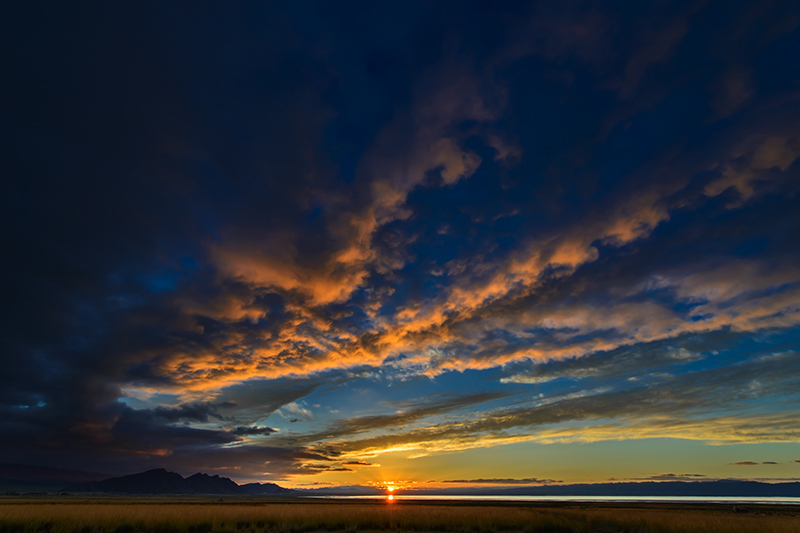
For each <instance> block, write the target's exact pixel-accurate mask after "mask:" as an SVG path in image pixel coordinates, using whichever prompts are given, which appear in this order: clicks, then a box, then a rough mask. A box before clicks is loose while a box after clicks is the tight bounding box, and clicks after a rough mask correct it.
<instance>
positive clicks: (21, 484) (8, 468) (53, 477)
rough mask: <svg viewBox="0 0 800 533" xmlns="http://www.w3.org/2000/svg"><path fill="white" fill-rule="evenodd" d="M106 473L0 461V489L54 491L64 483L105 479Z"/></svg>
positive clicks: (64, 484) (70, 483)
mask: <svg viewBox="0 0 800 533" xmlns="http://www.w3.org/2000/svg"><path fill="white" fill-rule="evenodd" d="M107 477H109V476H108V474H100V473H98V472H84V471H81V470H65V469H62V468H50V467H47V466H34V465H19V464H9V463H0V490H3V491H54V490H59V489H61V488H63V487H64V486H66V485H72V484H74V483H83V482H87V481H98V480H101V479H106V478H107Z"/></svg>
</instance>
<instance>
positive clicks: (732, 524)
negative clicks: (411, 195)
mask: <svg viewBox="0 0 800 533" xmlns="http://www.w3.org/2000/svg"><path fill="white" fill-rule="evenodd" d="M746 507H747V509H746V510H747V512H742V513H734V512H733V511H732V507H731V506H729V505H707V504H702V505H701V504H643V503H642V504H608V503H603V504H599V503H597V504H577V503H569V504H567V503H565V504H558V503H550V504H548V503H535V504H528V503H525V504H520V503H518V502H514V503H511V502H508V503H503V502H498V503H494V502H493V503H491V504H486V503H483V502H481V503H465V502H424V503H423V502H420V503H417V502H409V501H398V502H394V503H387V502H385V501H353V500H347V501H330V500H328V501H325V502H320V501H308V500H291V501H287V500H283V501H263V500H261V501H256V500H249V501H235V502H234V501H231V502H228V501H226V502H218V501H202V500H164V499H159V500H156V499H121V498H117V499H114V498H109V499H103V500H77V499H64V500H44V499H41V500H37V499H27V500H24V499H0V533H11V532H31V533H33V532H42V533H136V532H142V533H172V532H175V533H212V532H229V533H250V532H259V533H261V532H265V533H267V532H274V533H301V532H302V533H305V532H315V531H320V532H322V531H346V532H350V533H352V532H356V531H397V532H400V531H402V532H410V531H414V532H424V531H437V532H449V531H453V532H459V533H488V532H515V531H518V532H526V533H534V532H554V533H555V532H563V533H571V532H607V533H611V532H672V531H675V532H687V533H689V532H691V533H695V532H708V533H711V532H719V533H722V532H775V533H794V532H797V533H800V507H798V506H789V505H749V506H746Z"/></svg>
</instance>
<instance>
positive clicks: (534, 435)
mask: <svg viewBox="0 0 800 533" xmlns="http://www.w3.org/2000/svg"><path fill="white" fill-rule="evenodd" d="M0 9H2V16H0V21H1V22H0V41H2V44H1V45H0V49H1V50H3V51H2V65H3V70H4V74H3V80H4V81H3V83H2V84H0V102H1V103H0V110H1V111H0V112H1V113H2V115H1V117H2V118H1V119H0V132H2V133H1V134H2V142H0V151H1V153H2V156H1V157H0V160H1V161H2V174H3V176H4V178H3V180H2V185H0V186H1V187H2V209H1V210H0V217H2V225H3V228H4V231H3V245H2V248H3V260H2V262H0V275H1V276H2V280H3V292H2V299H1V301H2V305H0V309H1V312H2V319H0V457H3V458H4V461H5V462H16V463H22V464H36V465H45V466H53V467H60V468H71V469H80V470H89V471H96V472H102V473H108V474H127V473H132V472H138V471H142V470H146V469H149V468H159V467H164V468H167V469H169V470H172V471H177V472H180V473H183V474H192V473H194V472H198V471H200V472H207V473H210V474H221V475H224V476H227V477H230V478H232V479H234V480H235V481H237V482H250V481H272V482H277V483H279V484H281V485H283V486H288V487H321V486H332V485H375V486H385V485H386V484H389V483H393V484H395V485H396V486H415V487H425V486H456V485H458V486H460V485H486V486H498V485H524V484H541V483H580V482H605V481H609V480H619V481H623V480H625V481H633V480H670V479H672V480H675V479H681V480H709V479H721V478H726V479H727V478H743V479H757V480H762V481H779V480H796V479H800V245H799V244H800V201H798V200H799V197H798V195H799V194H800V179H799V178H800V4H797V3H796V2H792V1H770V0H758V1H736V0H734V1H731V0H725V1H691V2H685V1H674V2H662V1H656V2H637V1H629V2H615V1H606V2H592V1H587V2H579V1H569V0H568V1H562V2H478V1H469V2H468V1H458V2H446V1H441V2H346V1H342V2H310V1H309V2H305V1H298V2H235V3H231V2H185V1H167V0H164V1H159V2H149V1H142V2H133V3H131V2H97V3H92V2H80V3H65V2H45V1H31V2H13V3H6V4H4V5H3V6H2V8H0Z"/></svg>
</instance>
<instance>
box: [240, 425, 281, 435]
mask: <svg viewBox="0 0 800 533" xmlns="http://www.w3.org/2000/svg"><path fill="white" fill-rule="evenodd" d="M276 431H278V430H277V429H273V428H268V427H263V426H237V427H235V428H233V429H232V430H231V433H233V434H234V435H271V434H273V433H275V432H276Z"/></svg>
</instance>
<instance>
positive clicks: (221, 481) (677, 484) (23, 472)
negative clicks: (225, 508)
mask: <svg viewBox="0 0 800 533" xmlns="http://www.w3.org/2000/svg"><path fill="white" fill-rule="evenodd" d="M0 490H5V491H9V490H15V491H58V492H72V493H75V492H77V493H110V494H162V495H167V494H217V495H231V496H236V495H238V496H251V495H252V496H259V495H262V496H281V495H291V496H303V495H308V496H312V495H313V496H322V495H326V496H337V495H339V496H345V495H377V494H385V491H384V490H382V489H378V488H375V487H365V486H358V485H355V486H341V487H325V488H316V489H297V490H292V489H286V488H284V487H281V486H279V485H276V484H275V483H247V484H244V485H239V484H237V483H236V482H234V481H233V480H231V479H229V478H227V477H220V476H218V475H214V476H209V475H208V474H203V473H197V474H194V475H192V476H189V477H187V478H184V477H183V476H181V475H180V474H177V473H175V472H169V471H167V470H166V469H164V468H158V469H155V470H148V471H147V472H141V473H138V474H131V475H126V476H121V477H108V475H104V474H100V473H97V472H84V471H80V470H66V469H59V468H49V467H42V466H27V465H13V464H2V463H0ZM395 493H396V494H402V495H407V496H414V495H419V496H423V495H424V496H438V495H452V496H459V495H461V496H470V495H473V496H474V495H492V496H589V497H591V496H642V497H648V496H710V497H714V496H716V497H775V496H782V497H800V483H799V482H790V483H762V482H758V481H747V480H730V479H728V480H715V481H660V482H654V481H644V482H615V483H592V484H573V485H539V486H524V487H508V486H496V487H486V486H472V487H447V488H432V489H405V490H398V491H396V492H395Z"/></svg>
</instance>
